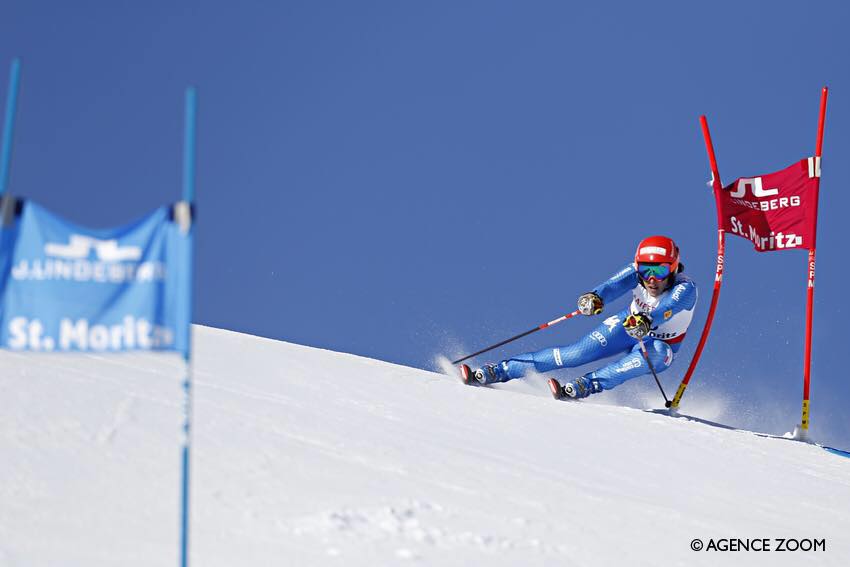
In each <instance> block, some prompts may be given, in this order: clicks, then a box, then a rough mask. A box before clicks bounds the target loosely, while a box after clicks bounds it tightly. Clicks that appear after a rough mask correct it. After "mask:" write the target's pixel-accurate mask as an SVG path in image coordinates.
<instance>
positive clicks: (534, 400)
mask: <svg viewBox="0 0 850 567" xmlns="http://www.w3.org/2000/svg"><path fill="white" fill-rule="evenodd" d="M195 347H196V350H195V369H194V374H195V380H194V420H193V423H194V445H193V458H192V466H193V469H192V475H191V478H192V492H191V495H192V505H191V511H192V515H191V521H192V527H191V558H192V564H193V565H195V566H204V567H208V566H219V565H220V566H236V565H258V566H259V565H296V566H297V565H318V566H326V565H328V566H330V565H334V566H335V565H345V566H352V565H353V566H357V565H363V566H372V565H401V564H419V565H441V566H442V565H457V566H461V565H462V566H468V565H493V566H501V565H559V566H560V565H653V566H654V565H792V564H793V565H836V566H838V565H841V566H843V565H848V564H850V563H848V561H850V459H847V458H842V457H841V456H838V455H835V454H831V453H829V452H827V451H824V450H823V449H821V448H819V447H816V446H813V445H808V444H804V443H799V442H795V441H791V440H787V439H777V438H771V437H764V436H758V435H756V434H753V433H750V432H746V431H740V430H733V429H726V428H722V427H718V426H715V425H712V424H709V423H702V422H698V421H693V420H688V419H684V418H673V417H669V416H667V415H662V414H656V413H652V412H647V411H641V410H638V409H632V408H624V407H617V406H611V405H604V404H601V403H599V402H578V403H576V402H556V401H555V400H552V399H551V397H550V396H549V393H548V390H547V389H546V387H545V383H544V381H543V380H542V378H539V377H538V378H533V379H532V380H531V381H528V382H524V383H522V382H516V383H511V384H507V385H504V386H500V387H499V388H498V389H497V388H489V389H483V388H470V387H466V386H463V385H462V384H461V383H460V382H459V381H458V380H457V379H456V378H454V377H450V376H446V375H443V374H437V373H432V372H426V371H424V370H417V369H413V368H407V367H403V366H398V365H393V364H388V363H385V362H380V361H377V360H370V359H366V358H361V357H357V356H353V355H348V354H340V353H335V352H329V351H325V350H319V349H315V348H309V347H305V346H297V345H293V344H287V343H283V342H278V341H272V340H268V339H262V338H257V337H252V336H248V335H242V334H238V333H233V332H228V331H222V330H217V329H212V328H205V327H195ZM181 379H182V362H181V361H180V360H179V359H178V358H176V357H172V356H167V355H166V356H164V355H150V354H132V355H121V356H95V355H74V356H66V355H57V354H53V355H32V354H17V353H9V352H4V353H2V354H0V400H2V402H0V403H2V405H3V409H2V411H0V455H2V460H0V565H2V566H24V565H26V566H33V565H35V566H42V565H47V566H53V565H57V566H67V565H72V566H77V565H79V566H86V567H92V566H107V565H109V566H114V565H122V566H137V565H138V566H146V567H147V566H157V565H167V566H174V565H176V564H177V562H178V533H179V531H178V527H179V495H180V491H179V488H180V440H181V436H180V435H181V423H182V411H183V403H182V389H181ZM684 409H685V408H683V410H684ZM695 538H699V539H700V540H702V541H703V543H704V545H706V546H707V545H708V544H709V543H710V541H712V540H713V541H715V542H718V541H720V540H723V539H724V538H733V539H741V540H754V539H762V538H767V539H768V541H769V545H770V547H771V549H776V548H777V547H778V546H779V545H780V544H779V541H778V539H779V538H793V539H796V540H800V541H802V540H806V539H808V540H824V542H825V547H826V549H825V550H823V549H818V550H817V551H815V550H813V551H794V552H791V551H789V552H778V551H769V552H766V551H749V552H747V551H713V550H706V549H703V551H693V550H692V549H691V546H692V540H694V539H695ZM720 545H721V546H722V545H723V542H722V541H720ZM804 545H805V544H804ZM761 547H763V545H762V546H761Z"/></svg>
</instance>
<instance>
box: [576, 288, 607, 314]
mask: <svg viewBox="0 0 850 567" xmlns="http://www.w3.org/2000/svg"><path fill="white" fill-rule="evenodd" d="M602 305H603V303H602V298H601V297H599V296H598V295H596V294H595V293H593V292H592V291H591V292H588V293H585V294H584V295H582V296H581V297H579V298H578V310H579V311H580V312H581V314H582V315H599V314H600V313H602Z"/></svg>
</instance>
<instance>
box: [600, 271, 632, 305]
mask: <svg viewBox="0 0 850 567" xmlns="http://www.w3.org/2000/svg"><path fill="white" fill-rule="evenodd" d="M636 285H638V279H637V270H635V266H634V264H631V263H630V264H628V265H627V266H626V267H624V268H623V269H622V270H620V271H619V272H617V273H616V274H614V275H613V276H611V278H610V279H609V280H607V281H605V282H603V283H601V284H599V285H598V286H596V287H595V288H594V289H593V293H595V294H596V295H598V296H599V298H600V299H601V300H602V301H603V302H604V303H610V302H611V301H614V300H615V299H617V298H618V297H620V296H621V295H623V294H624V293H626V292H627V291H630V290H632V289H634V287H635V286H636Z"/></svg>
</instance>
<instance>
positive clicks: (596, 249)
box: [0, 0, 850, 446]
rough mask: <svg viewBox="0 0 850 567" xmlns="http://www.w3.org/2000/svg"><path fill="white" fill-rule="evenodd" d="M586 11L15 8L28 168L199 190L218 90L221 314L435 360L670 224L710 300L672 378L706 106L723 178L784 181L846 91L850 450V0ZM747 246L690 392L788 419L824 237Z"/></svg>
mask: <svg viewBox="0 0 850 567" xmlns="http://www.w3.org/2000/svg"><path fill="white" fill-rule="evenodd" d="M577 4H578V3H568V2H498V1H487V2H463V1H453V2H411V1H389V0H387V1H384V2H347V1H337V2H331V1H322V2H312V1H303V2H285V3H284V2H239V3H236V2H233V3H224V2H161V1H157V2H153V1H152V2H130V1H110V2H107V1H102V2H90V1H78V2H60V1H53V2H42V1H33V0H28V1H21V0H7V1H6V2H4V4H3V10H2V17H0V64H2V67H0V71H2V79H0V80H2V83H0V85H2V86H3V87H4V89H5V85H6V79H5V77H6V74H7V69H8V67H7V65H8V63H9V62H10V61H11V59H12V58H13V57H14V56H20V57H21V58H22V60H23V76H22V81H23V83H22V91H21V99H20V108H19V113H18V129H17V136H16V145H15V155H14V162H13V167H12V177H11V183H10V190H11V191H12V192H13V193H15V194H17V195H22V196H26V197H29V198H32V199H35V200H37V201H39V202H41V203H42V204H44V205H45V206H48V207H49V208H51V209H53V210H55V211H56V212H58V213H60V214H63V215H64V216H66V217H68V218H69V219H71V220H74V221H76V222H80V223H85V224H89V225H93V226H107V225H116V224H123V223H126V222H128V221H130V220H132V219H134V218H136V217H138V216H139V215H141V214H142V213H144V212H146V211H148V210H149V209H151V208H153V207H155V206H157V205H159V204H162V203H164V202H168V201H172V200H175V199H177V198H178V197H179V195H180V180H181V177H180V175H181V172H180V165H181V144H182V113H183V108H182V103H183V91H184V89H185V87H186V86H188V85H195V86H197V88H198V91H199V101H200V114H199V120H200V122H199V147H198V152H199V153H198V159H199V161H198V189H197V195H198V206H199V212H200V219H199V224H198V235H197V236H198V238H197V244H198V249H197V280H196V285H197V288H196V289H197V295H196V297H197V303H196V306H197V307H196V321H197V322H199V323H203V324H207V325H213V326H218V327H225V328H229V329H235V330H239V331H244V332H248V333H254V334H259V335H265V336H269V337H274V338H278V339H283V340H287V341H293V342H297V343H302V344H306V345H312V346H319V347H326V348H331V349H335V350H341V351H347V352H353V353H357V354H362V355H365V356H370V357H377V358H381V359H384V360H389V361H394V362H399V363H403V364H408V365H413V366H419V367H430V366H431V364H432V360H433V359H434V356H435V355H437V354H439V353H441V352H445V353H447V354H450V355H451V354H458V353H459V352H462V351H463V350H464V349H466V350H473V349H476V348H478V347H480V346H483V345H486V344H488V343H491V342H495V341H497V340H500V339H502V338H505V337H507V336H510V335H513V334H515V333H517V332H520V331H523V330H525V329H527V328H529V327H531V326H534V325H536V324H538V323H541V322H544V321H548V320H549V319H552V318H554V317H556V316H558V315H560V314H562V313H564V312H567V311H570V310H572V309H573V308H574V304H575V298H576V296H577V295H579V294H580V293H582V292H584V291H586V290H588V289H589V288H591V287H592V286H593V285H595V284H596V283H598V282H599V281H601V280H602V279H604V278H606V277H608V276H609V275H610V274H612V273H613V272H614V271H615V270H617V269H618V268H619V267H621V266H622V265H623V264H624V263H625V262H626V261H628V259H629V258H630V256H631V254H632V253H633V250H634V246H635V243H636V241H637V240H638V239H639V238H640V237H642V236H644V235H647V234H652V233H665V234H669V235H671V236H673V237H674V238H675V239H677V240H678V241H679V243H680V246H681V248H682V251H683V259H684V262H685V263H686V265H687V269H688V272H689V273H690V274H691V275H692V276H693V277H694V278H696V280H697V282H698V283H699V284H700V285H701V292H702V293H701V303H700V305H699V307H698V311H697V317H696V322H695V325H694V328H695V331H694V332H692V333H691V335H692V338H691V339H690V340H688V341H687V342H686V346H685V347H684V348H683V351H682V354H681V355H680V358H679V362H678V363H677V365H676V366H674V368H673V369H672V370H670V371H669V372H668V373H666V374H665V375H664V383H665V385H667V387H668V389H669V390H675V387H676V385H677V384H678V382H679V379H680V378H681V376H682V375H683V373H684V370H685V368H686V366H687V361H688V360H689V359H690V355H691V353H692V352H693V349H694V347H695V345H696V342H697V341H696V339H697V337H698V334H699V332H698V331H699V329H700V328H701V325H702V322H703V320H704V318H705V314H706V310H707V305H708V300H709V298H710V291H711V285H712V280H713V273H714V255H715V232H714V227H715V214H714V210H713V199H712V197H711V193H710V191H709V190H708V189H707V188H706V187H705V182H706V180H707V178H708V162H707V159H706V156H705V151H704V146H703V141H702V137H701V134H700V130H699V123H698V117H699V115H700V114H707V115H708V117H709V121H710V125H711V127H712V132H713V134H714V139H715V145H716V148H717V154H718V160H719V165H720V172H721V175H722V177H723V179H724V180H726V181H731V180H732V179H734V178H735V177H738V176H742V175H756V174H760V173H767V172H770V171H774V170H778V169H780V168H782V167H784V166H786V165H788V164H790V163H791V162H793V161H795V160H797V159H800V158H802V157H805V156H808V155H811V154H812V153H813V151H814V144H815V134H816V126H817V110H818V102H819V96H820V89H821V87H822V86H823V85H825V84H826V85H829V86H830V89H831V93H830V106H829V111H828V117H827V128H826V136H825V149H824V168H823V171H824V174H823V175H824V176H823V182H822V185H821V208H820V226H819V248H818V273H817V288H816V310H815V329H814V338H815V347H814V358H813V361H814V362H813V385H812V412H813V416H812V420H813V431H812V432H813V434H814V436H815V437H816V438H818V439H820V440H822V441H826V442H828V443H834V444H840V445H843V446H848V445H850V420H848V419H847V416H846V412H845V409H846V407H847V405H848V402H849V401H850V384H848V372H847V370H846V366H845V363H844V360H843V357H839V353H841V352H843V351H844V349H845V348H846V345H845V336H844V335H845V334H846V333H845V327H846V325H845V324H844V323H845V321H846V319H847V307H846V299H845V298H846V294H844V293H841V289H842V288H841V286H842V285H846V281H847V278H848V270H847V268H846V252H845V253H843V254H842V253H841V252H840V250H841V247H842V246H844V245H845V243H846V241H847V232H846V230H847V229H846V225H845V224H844V223H845V222H846V221H845V220H844V216H845V214H846V211H847V210H848V196H847V195H848V190H847V188H848V180H850V171H848V163H850V161H849V160H848V159H847V156H848V155H850V137H849V136H848V132H850V130H848V127H847V121H848V108H850V96H848V92H850V88H849V87H850V85H848V72H847V69H848V67H847V54H848V53H850V40H848V35H847V32H846V24H847V22H848V21H850V10H848V8H847V7H846V3H842V2H819V3H817V4H816V5H812V6H809V7H805V6H803V5H802V4H800V3H799V2H758V3H757V2H748V3H742V2H713V3H710V4H704V5H700V7H699V9H695V8H696V5H694V4H692V3H682V2H666V3H634V2H616V3H615V2H598V3H584V5H581V6H579V5H577ZM751 248H752V247H751V245H750V244H749V243H748V242H747V241H744V240H742V239H733V238H731V237H730V239H729V242H728V255H727V280H726V283H725V285H724V288H723V294H722V296H721V300H720V309H719V312H718V315H717V318H716V323H715V330H714V333H713V336H712V338H711V339H710V341H709V344H708V348H707V352H706V354H705V356H704V357H703V362H702V363H701V366H700V368H699V370H698V373H697V375H696V376H695V378H694V381H693V382H692V386H691V388H690V389H689V392H688V394H687V396H686V398H685V400H684V402H683V408H682V409H683V410H684V411H687V409H688V401H689V399H692V400H694V401H695V400H697V399H698V398H699V397H700V396H706V397H707V396H710V395H712V394H713V393H717V392H725V393H724V394H723V396H724V398H725V399H726V400H727V403H728V404H729V405H730V409H731V410H732V411H737V412H738V413H739V415H740V420H738V421H735V423H736V424H737V423H740V424H744V425H747V426H750V427H758V425H759V424H761V425H763V427H762V429H766V430H771V431H774V432H781V431H780V428H784V429H782V431H784V430H787V429H789V428H790V427H792V426H793V424H794V423H796V422H797V420H799V411H800V409H799V408H800V400H801V389H802V359H803V322H804V313H805V302H804V297H805V289H806V273H805V267H806V256H805V253H804V252H800V251H793V252H783V253H773V254H761V255H757V254H756V253H754V252H752V250H751ZM842 258H844V259H843V260H842ZM595 323H596V321H588V320H581V321H570V322H568V323H565V324H563V325H561V326H559V327H557V328H554V329H551V330H548V331H545V332H541V333H539V334H537V335H535V336H533V337H531V338H529V339H527V340H524V341H522V342H521V343H518V344H515V345H511V347H509V348H506V349H503V350H501V351H499V352H497V353H495V354H494V356H495V357H498V356H499V355H505V354H512V353H515V352H517V351H524V350H532V349H538V348H543V347H545V346H550V345H553V344H559V343H560V344H564V343H566V342H569V341H571V340H572V339H574V338H576V337H577V336H578V335H579V334H580V333H583V332H585V331H587V330H588V329H589V328H591V327H592V326H593V325H594V324H595ZM484 360H486V357H485V358H484V359H481V361H484ZM339 383H340V386H341V387H351V388H356V387H357V385H356V384H353V383H349V382H348V381H347V377H346V376H344V375H341V376H340V377H339ZM644 385H645V387H646V388H653V387H654V385H653V384H652V382H651V381H649V382H646V383H645V384H644ZM777 416H779V417H777ZM733 421H734V420H733Z"/></svg>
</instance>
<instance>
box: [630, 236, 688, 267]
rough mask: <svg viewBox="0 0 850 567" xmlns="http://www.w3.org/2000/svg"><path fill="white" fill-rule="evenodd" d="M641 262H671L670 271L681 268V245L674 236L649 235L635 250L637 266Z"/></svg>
mask: <svg viewBox="0 0 850 567" xmlns="http://www.w3.org/2000/svg"><path fill="white" fill-rule="evenodd" d="M641 262H647V263H652V264H670V273H671V274H675V273H676V272H677V271H678V269H679V247H678V246H676V243H675V242H673V239H672V238H667V237H666V236H649V237H647V238H644V239H643V240H641V241H640V244H638V247H637V250H636V251H635V268H637V265H638V264H639V263H641Z"/></svg>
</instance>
